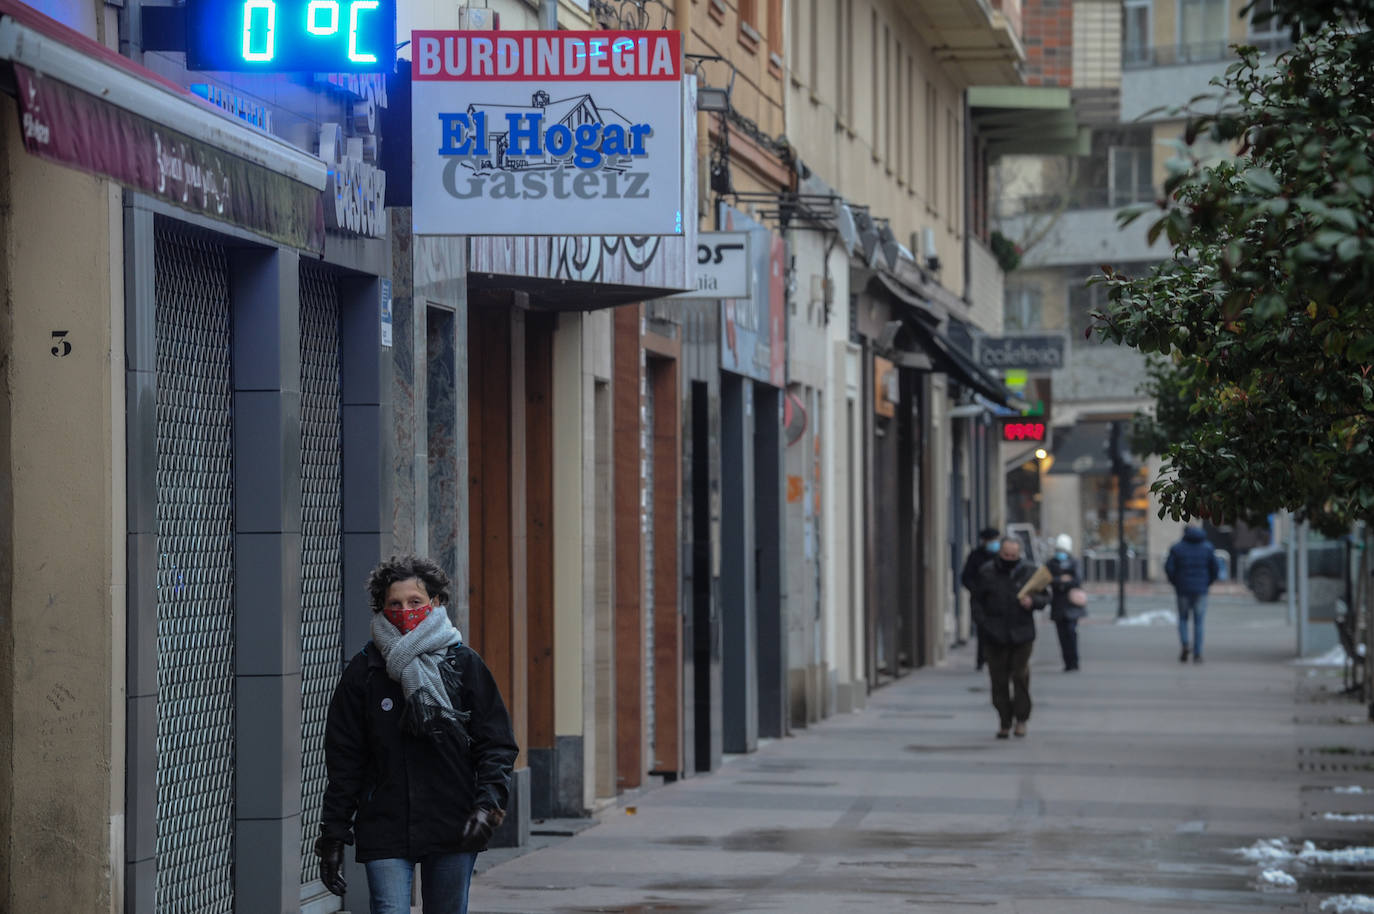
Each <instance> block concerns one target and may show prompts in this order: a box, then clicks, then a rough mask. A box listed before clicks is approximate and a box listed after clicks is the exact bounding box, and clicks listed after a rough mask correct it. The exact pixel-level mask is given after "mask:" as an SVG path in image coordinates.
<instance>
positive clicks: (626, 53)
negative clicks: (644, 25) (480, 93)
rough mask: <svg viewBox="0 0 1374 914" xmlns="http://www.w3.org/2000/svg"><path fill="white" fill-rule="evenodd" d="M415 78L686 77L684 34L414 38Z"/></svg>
mask: <svg viewBox="0 0 1374 914" xmlns="http://www.w3.org/2000/svg"><path fill="white" fill-rule="evenodd" d="M411 42H412V44H413V45H414V46H415V51H414V54H415V59H414V60H413V61H412V62H411V65H410V76H411V79H414V80H462V81H463V82H473V81H479V82H480V81H483V80H489V81H495V82H518V81H523V80H539V81H541V82H558V81H567V80H571V81H575V82H599V81H617V80H626V79H629V80H636V81H644V80H663V81H665V82H677V81H678V80H680V79H681V78H682V33H681V32H673V31H661V32H481V31H468V32H451V31H434V30H427V29H417V30H415V31H414V32H413V33H412V35H411Z"/></svg>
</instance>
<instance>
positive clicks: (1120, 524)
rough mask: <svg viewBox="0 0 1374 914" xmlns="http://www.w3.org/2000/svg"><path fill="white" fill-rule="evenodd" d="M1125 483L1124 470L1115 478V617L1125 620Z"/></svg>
mask: <svg viewBox="0 0 1374 914" xmlns="http://www.w3.org/2000/svg"><path fill="white" fill-rule="evenodd" d="M1126 481H1127V476H1126V472H1125V470H1122V472H1120V473H1119V474H1117V477H1116V539H1117V545H1116V549H1117V552H1116V567H1117V569H1118V571H1117V575H1116V617H1117V618H1118V619H1124V618H1126Z"/></svg>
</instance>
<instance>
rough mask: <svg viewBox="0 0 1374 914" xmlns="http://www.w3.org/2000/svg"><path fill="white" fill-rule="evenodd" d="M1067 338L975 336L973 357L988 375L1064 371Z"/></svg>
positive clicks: (1041, 335) (1033, 335) (1018, 335)
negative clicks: (994, 373) (991, 372)
mask: <svg viewBox="0 0 1374 914" xmlns="http://www.w3.org/2000/svg"><path fill="white" fill-rule="evenodd" d="M1067 353H1068V338H1067V337H1066V336H1065V335H1064V334H1062V333H1024V334H1016V335H1013V336H976V337H974V343H973V356H974V358H975V359H976V360H977V362H978V365H979V367H981V368H985V369H987V370H989V371H998V370H1001V371H1007V370H1021V371H1027V372H1031V373H1036V372H1046V371H1057V370H1059V369H1061V368H1063V367H1065V359H1066V357H1067Z"/></svg>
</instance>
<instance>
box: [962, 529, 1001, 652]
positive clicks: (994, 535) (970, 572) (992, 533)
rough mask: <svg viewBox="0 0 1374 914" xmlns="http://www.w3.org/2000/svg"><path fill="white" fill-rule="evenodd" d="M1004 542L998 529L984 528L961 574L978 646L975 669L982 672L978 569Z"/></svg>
mask: <svg viewBox="0 0 1374 914" xmlns="http://www.w3.org/2000/svg"><path fill="white" fill-rule="evenodd" d="M1001 542H1002V532H1001V531H1000V530H998V529H997V528H996V527H984V528H983V529H982V530H979V531H978V545H977V546H975V547H974V548H973V551H972V552H970V553H969V554H968V558H966V559H964V570H963V571H962V572H960V574H959V582H960V583H961V584H963V585H964V589H966V590H967V591H968V604H969V616H970V618H971V619H972V621H973V640H974V642H975V643H976V644H977V656H976V658H975V659H974V663H973V668H974V669H975V670H981V669H982V668H983V662H984V660H985V658H984V656H983V639H982V638H980V637H978V617H979V616H980V615H981V612H980V610H979V609H978V599H977V593H976V591H977V589H978V569H979V568H982V567H983V566H984V565H986V564H987V563H988V562H991V561H992V559H993V557H994V556H995V555H997V550H998V548H999V547H1000V545H1001Z"/></svg>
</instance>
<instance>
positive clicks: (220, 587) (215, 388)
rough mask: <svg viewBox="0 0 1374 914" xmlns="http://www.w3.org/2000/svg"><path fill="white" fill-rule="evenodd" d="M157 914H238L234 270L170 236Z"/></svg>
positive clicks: (161, 259) (159, 315) (162, 257)
mask: <svg viewBox="0 0 1374 914" xmlns="http://www.w3.org/2000/svg"><path fill="white" fill-rule="evenodd" d="M155 264H156V268H155V280H154V282H155V298H156V336H157V538H158V565H157V650H158V660H157V692H158V695H157V756H158V757H157V910H158V911H159V912H170V914H183V912H189V911H194V912H197V914H230V912H232V911H233V906H234V884H233V851H234V637H233V632H234V612H233V572H234V568H233V554H234V553H233V535H234V516H233V495H234V487H233V470H234V466H233V418H232V412H231V405H232V401H231V392H230V375H229V360H230V351H229V348H230V306H229V284H228V275H229V273H228V262H227V258H226V254H225V250H224V248H223V247H222V246H220V245H218V244H215V243H214V242H212V241H208V240H205V239H203V238H201V237H199V236H196V235H193V234H191V233H190V232H187V231H186V230H184V229H180V228H178V227H177V226H176V225H175V224H174V223H170V222H165V221H160V222H159V223H158V226H157V229H156V253H155Z"/></svg>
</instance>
